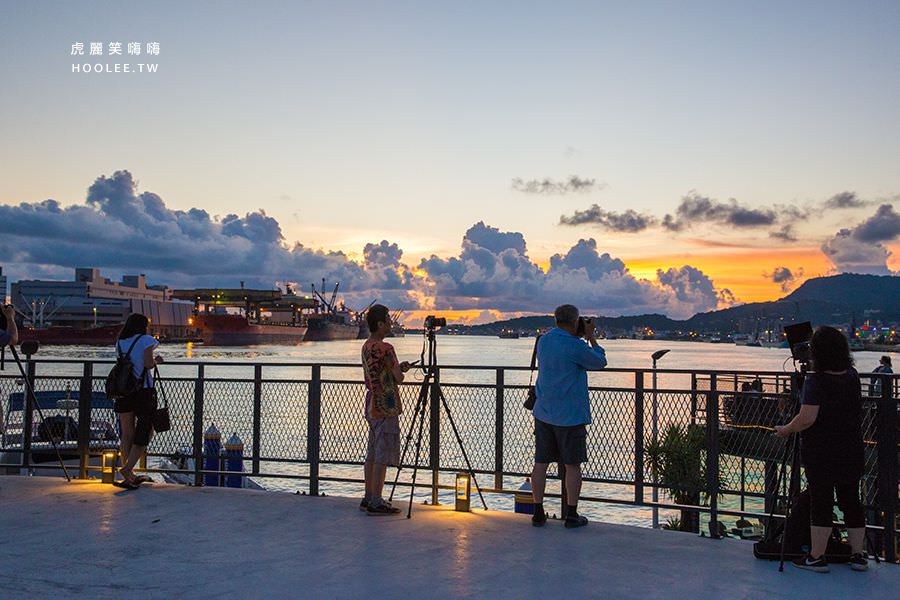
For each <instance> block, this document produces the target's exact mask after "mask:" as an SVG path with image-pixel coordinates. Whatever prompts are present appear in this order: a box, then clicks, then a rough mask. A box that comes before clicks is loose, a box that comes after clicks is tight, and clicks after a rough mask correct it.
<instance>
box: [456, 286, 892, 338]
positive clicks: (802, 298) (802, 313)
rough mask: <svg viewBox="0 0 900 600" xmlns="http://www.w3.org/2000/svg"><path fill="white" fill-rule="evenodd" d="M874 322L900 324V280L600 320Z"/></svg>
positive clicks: (697, 327) (534, 325) (722, 326)
mask: <svg viewBox="0 0 900 600" xmlns="http://www.w3.org/2000/svg"><path fill="white" fill-rule="evenodd" d="M866 319H875V320H877V321H881V322H883V323H896V322H900V277H895V276H890V275H856V274H849V273H848V274H842V275H834V276H831V277H817V278H814V279H809V280H807V281H805V282H804V283H803V285H801V286H800V287H798V288H797V289H796V290H794V291H793V292H791V293H790V294H788V295H787V296H785V297H784V298H781V299H780V300H775V301H772V302H753V303H750V304H741V305H739V306H733V307H731V308H726V309H722V310H716V311H710V312H706V313H698V314H696V315H694V316H693V317H691V318H690V319H687V320H685V321H678V320H675V319H670V318H668V317H666V316H665V315H660V314H647V315H635V316H626V317H599V318H598V325H599V327H600V329H602V330H606V331H630V330H632V329H634V328H641V327H649V328H650V329H654V330H659V331H663V330H682V331H708V332H712V331H718V332H722V333H731V332H733V331H744V332H753V331H754V330H756V329H758V328H759V327H760V324H762V325H763V326H765V325H767V324H773V323H775V322H779V323H784V322H797V321H812V323H813V325H820V324H824V323H832V324H836V323H851V322H853V321H854V320H855V321H856V322H858V323H861V322H863V321H864V320H866ZM552 325H553V317H552V315H546V316H534V317H519V318H516V319H509V320H505V321H497V322H495V323H487V324H484V325H473V326H457V327H456V329H457V330H458V331H460V332H464V333H470V334H474V335H496V334H497V333H498V332H499V331H500V330H502V329H515V330H522V331H533V330H537V329H543V328H545V327H551V326H552Z"/></svg>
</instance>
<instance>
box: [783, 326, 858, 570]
mask: <svg viewBox="0 0 900 600" xmlns="http://www.w3.org/2000/svg"><path fill="white" fill-rule="evenodd" d="M810 352H811V354H812V367H813V369H814V371H815V372H814V373H810V374H809V375H808V376H807V377H806V381H805V382H804V384H803V390H802V391H801V394H800V404H801V406H800V412H799V413H798V414H797V416H796V417H794V419H793V420H792V421H791V422H790V423H788V424H787V425H783V426H778V427H776V428H775V434H776V435H777V436H778V437H781V438H787V437H788V436H789V435H790V434H792V433H796V432H800V456H801V458H802V460H803V467H804V468H805V470H806V480H807V483H808V486H809V493H810V501H811V506H810V531H811V538H812V548H811V549H810V551H809V553H808V554H807V555H806V556H804V557H802V558H799V559H797V560H795V561H794V565H795V566H797V567H801V568H805V569H811V570H813V571H819V572H827V571H828V563H827V562H826V561H825V557H824V554H825V547H826V546H827V544H828V537H829V536H830V535H831V525H832V507H833V506H834V497H835V494H837V503H838V506H839V507H840V509H841V512H842V513H844V523H845V525H846V526H847V534H848V536H849V538H850V548H851V552H852V553H853V555H852V557H851V559H850V566H851V567H853V569H855V570H860V571H863V570H865V569H866V568H867V562H866V557H865V554H864V553H863V543H864V541H865V525H866V523H865V516H864V514H863V508H862V503H861V502H860V499H859V480H860V478H861V477H862V474H863V467H864V464H865V457H864V452H863V439H862V393H861V390H860V383H859V373H857V372H856V369H854V368H853V357H852V356H851V355H850V346H849V344H848V343H847V338H845V337H844V334H843V333H841V332H840V331H838V330H837V329H835V328H833V327H825V326H823V327H819V328H818V329H817V330H816V332H815V334H813V337H812V341H811V342H810Z"/></svg>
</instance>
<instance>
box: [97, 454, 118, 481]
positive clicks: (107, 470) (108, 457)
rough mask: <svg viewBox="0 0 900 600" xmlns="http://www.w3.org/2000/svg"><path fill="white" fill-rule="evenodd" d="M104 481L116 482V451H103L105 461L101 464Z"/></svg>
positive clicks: (102, 479)
mask: <svg viewBox="0 0 900 600" xmlns="http://www.w3.org/2000/svg"><path fill="white" fill-rule="evenodd" d="M100 471H101V473H102V477H101V481H102V482H103V483H114V482H115V480H116V453H115V452H114V451H112V450H107V451H106V452H104V453H103V462H102V463H101V465H100Z"/></svg>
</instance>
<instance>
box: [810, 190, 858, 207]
mask: <svg viewBox="0 0 900 600" xmlns="http://www.w3.org/2000/svg"><path fill="white" fill-rule="evenodd" d="M867 204H869V203H868V202H865V201H864V200H861V199H860V197H859V196H857V195H856V192H840V193H839V194H835V195H834V196H832V197H831V198H829V199H828V200H826V201H825V202H823V203H822V207H823V208H862V207H863V206H866V205H867Z"/></svg>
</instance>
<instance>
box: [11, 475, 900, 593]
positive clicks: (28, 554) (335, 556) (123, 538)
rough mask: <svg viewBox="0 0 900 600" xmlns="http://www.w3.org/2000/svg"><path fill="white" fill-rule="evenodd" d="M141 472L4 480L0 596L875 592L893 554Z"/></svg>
mask: <svg viewBox="0 0 900 600" xmlns="http://www.w3.org/2000/svg"><path fill="white" fill-rule="evenodd" d="M357 503H358V501H356V500H352V499H347V498H309V497H305V496H297V495H290V494H282V493H274V492H255V491H248V490H230V489H218V488H192V487H186V486H168V485H161V484H145V485H144V487H142V488H141V489H139V490H135V491H122V490H120V489H118V488H115V487H112V486H108V485H102V484H100V483H90V482H74V483H71V484H67V483H65V482H64V481H63V480H61V479H56V478H51V477H16V476H9V477H0V598H4V599H5V600H11V599H13V598H51V597H52V598H75V597H85V598H92V599H94V598H130V597H133V598H141V599H143V598H163V597H168V598H182V597H190V598H214V597H215V598H222V597H233V598H263V597H265V598H366V599H372V600H374V599H380V598H404V599H413V598H427V599H428V600H434V599H438V598H459V597H478V598H511V599H517V600H518V599H521V598H548V599H549V598H558V597H565V598H589V597H591V598H641V599H643V600H646V599H651V598H665V599H666V600H672V599H677V598H698V599H701V598H798V599H799V598H816V599H821V598H848V597H854V598H872V599H876V598H878V599H881V598H888V597H896V595H897V590H898V589H900V566H896V565H880V566H876V565H874V563H873V564H872V570H871V571H869V572H868V573H856V572H852V571H851V570H850V569H849V567H847V566H845V565H833V566H832V573H830V574H828V575H820V574H815V573H809V572H804V571H798V570H797V569H794V568H793V567H790V566H788V567H786V568H785V572H784V573H778V571H777V563H771V562H763V561H759V560H755V559H754V558H753V555H752V549H751V545H750V544H749V543H748V542H740V541H736V540H709V539H701V538H698V537H696V536H694V535H689V534H680V533H672V532H665V531H654V530H650V529H640V528H635V527H628V526H624V525H610V524H605V523H591V524H590V525H589V526H588V527H586V528H584V529H579V530H566V529H564V528H563V527H562V525H561V524H560V523H554V522H550V523H548V524H547V526H546V527H544V528H543V529H537V528H534V527H531V526H530V523H529V521H528V519H527V518H526V517H523V516H521V515H515V514H511V513H501V512H489V513H485V512H480V511H478V512H475V513H470V514H465V513H456V512H453V511H451V510H448V509H447V508H431V507H424V506H415V507H413V518H412V520H407V519H405V518H403V517H368V516H366V515H365V514H363V513H361V512H360V511H359V510H357Z"/></svg>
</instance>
